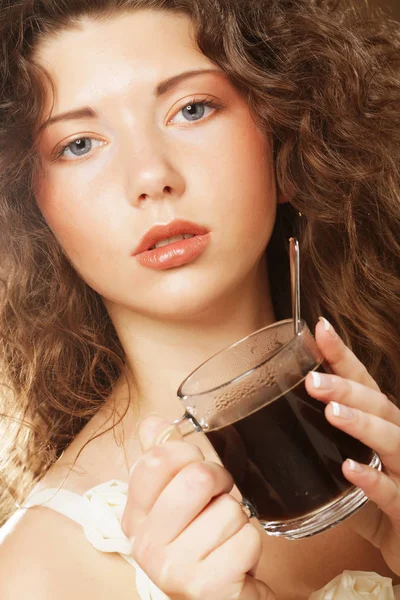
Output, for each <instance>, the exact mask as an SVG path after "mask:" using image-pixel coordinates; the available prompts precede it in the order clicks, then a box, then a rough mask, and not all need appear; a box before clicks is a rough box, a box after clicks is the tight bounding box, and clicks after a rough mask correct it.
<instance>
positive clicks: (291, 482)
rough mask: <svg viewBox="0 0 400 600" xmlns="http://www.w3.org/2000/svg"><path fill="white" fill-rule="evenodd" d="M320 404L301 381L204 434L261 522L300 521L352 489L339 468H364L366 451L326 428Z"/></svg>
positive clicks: (335, 430)
mask: <svg viewBox="0 0 400 600" xmlns="http://www.w3.org/2000/svg"><path fill="white" fill-rule="evenodd" d="M324 408H325V405H324V404H323V403H322V402H319V401H318V400H314V399H313V398H311V397H310V396H309V395H308V394H307V392H306V390H305V386H304V381H301V382H300V383H299V384H298V385H297V386H296V387H294V388H293V389H291V390H290V391H289V392H287V393H286V394H285V395H283V396H281V397H280V398H278V399H277V400H275V401H273V402H271V403H269V404H267V405H266V406H264V408H261V409H260V410H258V411H256V412H255V413H252V414H251V415H249V416H248V417H245V418H244V419H241V420H240V421H238V422H236V423H234V424H233V425H228V426H227V427H223V428H221V429H218V430H216V431H211V432H209V433H206V435H207V437H208V439H209V440H210V442H211V444H212V445H213V447H214V448H215V450H216V452H217V453H218V455H219V456H220V458H221V460H222V462H223V464H224V465H225V467H226V468H227V469H228V471H229V472H230V473H231V474H232V476H233V478H234V481H235V483H236V485H237V487H238V488H239V490H240V492H241V493H242V494H243V496H244V497H245V498H246V499H247V500H249V501H250V502H251V503H252V504H253V506H254V507H255V508H256V510H257V512H258V516H259V518H260V520H261V521H287V520H290V519H294V518H298V517H302V516H304V515H307V514H309V513H311V512H312V511H314V510H317V509H319V508H321V507H323V506H325V505H326V504H329V503H331V502H332V501H333V500H335V499H336V498H338V497H340V496H342V495H343V493H344V492H346V490H348V489H349V488H350V487H352V484H350V483H349V482H348V481H347V480H346V479H345V478H344V476H343V475H342V469H341V466H342V463H343V461H344V460H345V459H346V458H353V459H354V460H356V461H359V462H362V463H369V462H370V460H371V458H372V454H373V453H372V450H371V449H370V448H367V447H366V446H365V445H364V444H362V443H361V442H359V441H358V440H355V439H354V438H352V437H350V436H349V435H347V434H345V433H343V432H341V431H339V430H338V429H336V428H335V427H333V426H332V425H330V424H329V423H328V421H327V420H326V418H325V415H324Z"/></svg>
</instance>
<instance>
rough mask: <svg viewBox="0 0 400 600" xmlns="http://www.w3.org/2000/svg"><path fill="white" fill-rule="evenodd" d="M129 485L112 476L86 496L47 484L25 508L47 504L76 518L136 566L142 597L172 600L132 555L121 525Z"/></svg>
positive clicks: (102, 545) (97, 543)
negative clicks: (48, 486) (49, 486)
mask: <svg viewBox="0 0 400 600" xmlns="http://www.w3.org/2000/svg"><path fill="white" fill-rule="evenodd" d="M127 495H128V485H127V484H126V483H123V482H122V481H117V480H111V481H107V482H106V483H103V484H101V485H98V486H96V487H94V488H92V489H90V490H88V491H87V492H85V494H84V495H83V496H80V495H79V494H76V493H75V492H71V491H69V490H64V489H60V490H57V489H54V488H47V489H43V490H40V491H38V492H36V493H33V494H31V496H30V497H29V498H28V500H27V502H26V503H25V504H24V508H25V507H26V508H28V507H29V508H30V507H32V506H38V505H40V506H42V505H43V506H46V507H47V508H52V509H53V510H55V511H56V512H58V513H61V514H62V515H64V516H65V517H68V518H69V519H72V521H75V522H76V523H78V524H79V525H81V527H82V529H83V533H84V534H85V537H86V539H87V540H88V542H90V543H91V544H92V546H94V547H95V548H96V549H97V550H100V551H101V552H117V553H118V554H120V555H121V556H122V558H124V559H125V560H126V561H127V562H128V563H129V564H131V565H132V566H133V567H135V569H136V589H137V592H138V594H139V596H140V598H141V599H142V600H168V597H167V596H166V595H165V594H164V593H163V592H162V591H161V590H160V589H159V588H158V587H157V586H156V585H155V584H154V583H153V582H152V581H151V580H150V579H149V577H148V576H147V575H146V573H145V572H144V571H143V570H142V569H141V568H140V567H139V565H138V564H137V563H136V562H135V561H134V560H133V558H132V556H131V549H130V543H129V541H128V539H127V537H126V536H125V534H124V532H123V531H122V528H121V519H122V514H123V512H124V508H125V505H126V500H127Z"/></svg>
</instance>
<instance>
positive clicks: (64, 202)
mask: <svg viewBox="0 0 400 600" xmlns="http://www.w3.org/2000/svg"><path fill="white" fill-rule="evenodd" d="M94 197H96V198H97V199H98V195H97V190H96V189H95V188H94V189H93V188H92V187H91V188H90V193H88V189H87V187H86V188H85V187H84V186H81V185H79V182H78V181H75V183H74V184H73V185H71V179H70V178H69V181H68V180H67V179H66V176H65V175H64V174H63V175H62V176H60V175H59V173H54V172H53V173H52V174H50V173H48V174H47V175H46V177H45V179H44V183H42V184H41V185H40V186H39V187H38V190H37V194H36V201H37V204H38V207H39V209H40V210H41V212H42V214H43V216H44V218H45V219H46V222H47V223H48V225H49V227H50V229H51V230H52V231H53V233H54V235H55V237H56V239H57V240H58V242H59V243H60V245H61V247H62V248H63V250H64V252H65V254H66V255H67V256H68V258H69V259H70V260H71V262H72V263H73V264H74V266H75V267H76V268H77V269H78V270H79V271H81V272H82V271H86V268H87V267H89V265H90V264H95V263H98V261H99V256H100V255H101V254H103V256H109V250H111V249H112V243H110V240H112V239H113V235H112V231H113V216H112V214H110V211H109V209H108V210H106V212H104V210H101V209H100V207H99V204H98V203H95V202H94V201H93V198H94ZM106 224H107V231H105V229H106ZM105 246H106V247H107V248H105ZM105 249H107V251H108V252H107V254H105V253H104V250H105Z"/></svg>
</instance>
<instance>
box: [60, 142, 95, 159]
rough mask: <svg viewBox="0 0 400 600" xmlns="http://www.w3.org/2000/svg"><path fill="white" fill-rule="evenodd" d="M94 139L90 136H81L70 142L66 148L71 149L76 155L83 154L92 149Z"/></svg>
mask: <svg viewBox="0 0 400 600" xmlns="http://www.w3.org/2000/svg"><path fill="white" fill-rule="evenodd" d="M92 146H93V144H92V140H91V139H90V138H81V139H79V140H75V141H74V142H71V143H70V144H68V146H67V148H66V149H65V150H69V151H70V152H71V154H73V155H74V156H83V155H84V154H87V153H88V152H90V151H91V149H92Z"/></svg>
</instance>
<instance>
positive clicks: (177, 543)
mask: <svg viewBox="0 0 400 600" xmlns="http://www.w3.org/2000/svg"><path fill="white" fill-rule="evenodd" d="M248 522H249V517H248V516H247V515H246V513H245V512H244V510H243V508H242V507H241V506H240V504H239V502H238V501H237V500H235V499H234V498H233V497H232V496H231V495H230V494H221V495H220V496H218V497H216V498H214V500H212V501H211V502H210V503H209V504H208V506H206V508H205V509H204V510H203V511H202V512H201V513H200V514H199V515H198V517H197V518H196V519H194V520H193V521H192V523H190V525H188V526H187V527H186V529H184V531H182V533H181V534H180V535H179V536H178V537H177V538H176V539H175V540H174V541H173V542H172V543H171V544H170V551H171V552H172V554H173V555H177V556H179V555H183V556H189V555H190V557H191V560H193V561H194V562H198V561H199V560H204V559H205V558H206V557H207V556H208V555H209V554H211V552H213V550H215V549H216V548H218V547H219V546H220V545H221V544H223V543H224V542H226V541H227V540H228V539H229V538H231V537H232V536H233V535H235V533H237V532H238V531H239V530H240V529H241V528H242V527H243V526H244V525H246V523H248Z"/></svg>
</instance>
